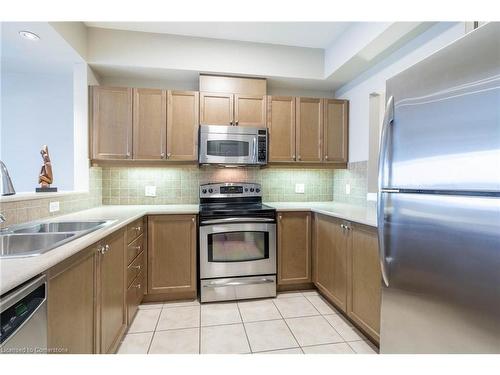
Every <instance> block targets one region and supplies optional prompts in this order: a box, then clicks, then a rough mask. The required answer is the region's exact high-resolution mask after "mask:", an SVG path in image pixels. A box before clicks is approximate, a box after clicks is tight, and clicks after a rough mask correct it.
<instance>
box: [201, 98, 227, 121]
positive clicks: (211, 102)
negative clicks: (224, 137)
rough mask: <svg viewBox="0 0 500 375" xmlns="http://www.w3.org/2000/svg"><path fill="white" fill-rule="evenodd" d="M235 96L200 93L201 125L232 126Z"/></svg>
mask: <svg viewBox="0 0 500 375" xmlns="http://www.w3.org/2000/svg"><path fill="white" fill-rule="evenodd" d="M233 101H234V95H233V94H223V93H209V92H200V125H232V124H233V121H234V108H233V104H234V103H233Z"/></svg>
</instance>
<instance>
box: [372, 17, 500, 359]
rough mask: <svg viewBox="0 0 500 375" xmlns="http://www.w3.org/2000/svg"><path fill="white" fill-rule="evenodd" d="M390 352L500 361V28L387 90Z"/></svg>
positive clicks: (385, 229)
mask: <svg viewBox="0 0 500 375" xmlns="http://www.w3.org/2000/svg"><path fill="white" fill-rule="evenodd" d="M386 95H387V98H388V100H387V109H386V113H385V119H384V126H383V130H382V136H381V137H382V138H381V149H380V160H379V197H378V198H379V199H378V230H379V244H380V260H381V267H382V274H383V286H382V315H381V337H380V340H381V342H380V345H381V346H380V350H381V353H500V23H489V24H486V25H484V26H482V27H481V28H479V29H476V30H474V31H473V32H471V33H469V34H467V35H465V36H464V37H462V38H460V39H458V40H457V41H455V42H454V43H452V44H450V45H448V46H446V47H445V48H443V49H441V50H439V51H438V52H436V53H434V54H432V55H431V56H429V57H428V58H426V59H425V60H423V61H421V62H419V63H417V64H416V65H414V66H412V67H411V68H409V69H407V70H405V71H403V72H402V73H400V74H398V75H396V76H395V77H393V78H391V79H389V80H388V81H387V87H386Z"/></svg>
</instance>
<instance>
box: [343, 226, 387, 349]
mask: <svg viewBox="0 0 500 375" xmlns="http://www.w3.org/2000/svg"><path fill="white" fill-rule="evenodd" d="M351 235H352V243H351V248H350V254H349V293H348V304H347V308H348V310H347V314H348V316H349V317H350V318H351V319H352V320H354V322H356V323H357V324H358V325H359V326H360V327H361V328H363V330H364V331H365V332H366V333H368V334H369V335H370V336H371V337H372V338H373V339H375V340H376V341H379V338H380V337H379V333H380V304H381V282H382V279H381V277H382V276H381V271H380V263H379V255H378V236H377V231H376V229H374V228H367V227H364V226H361V225H354V226H353V227H352V233H351Z"/></svg>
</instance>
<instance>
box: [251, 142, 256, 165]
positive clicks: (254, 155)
mask: <svg viewBox="0 0 500 375" xmlns="http://www.w3.org/2000/svg"><path fill="white" fill-rule="evenodd" d="M252 158H253V163H254V164H257V137H253V152H252Z"/></svg>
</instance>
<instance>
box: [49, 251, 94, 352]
mask: <svg viewBox="0 0 500 375" xmlns="http://www.w3.org/2000/svg"><path fill="white" fill-rule="evenodd" d="M93 250H95V249H94V248H92V249H87V250H83V252H84V253H85V255H84V256H83V257H79V259H77V260H75V261H71V264H61V266H62V267H59V265H58V266H56V267H54V269H55V270H51V271H49V273H48V274H49V275H50V276H49V282H48V296H49V298H48V311H47V313H48V315H47V317H48V346H49V348H52V349H56V348H59V349H63V350H64V351H63V352H62V353H68V354H92V353H95V327H94V320H95V304H94V293H95V266H96V263H95V251H93ZM56 268H59V269H56ZM53 271H54V272H53ZM55 353H57V352H55Z"/></svg>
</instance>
